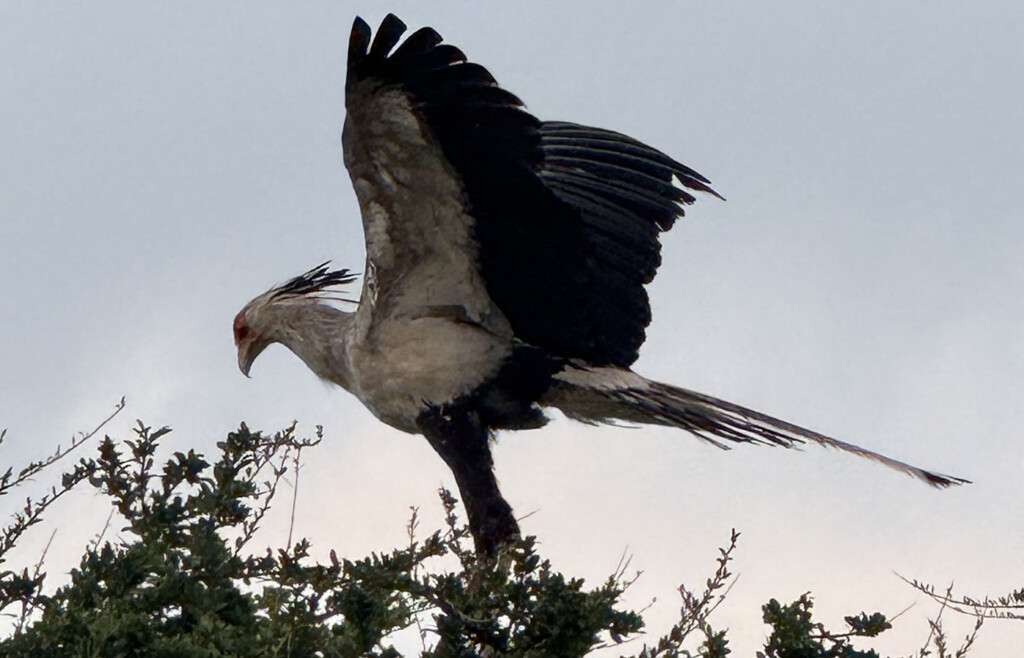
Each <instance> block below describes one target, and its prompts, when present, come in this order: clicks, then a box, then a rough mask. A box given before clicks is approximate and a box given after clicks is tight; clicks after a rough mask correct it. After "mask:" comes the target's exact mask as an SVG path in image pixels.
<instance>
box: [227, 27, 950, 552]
mask: <svg viewBox="0 0 1024 658" xmlns="http://www.w3.org/2000/svg"><path fill="white" fill-rule="evenodd" d="M404 32H405V25H404V24H403V23H402V22H401V21H400V20H399V19H398V18H396V17H395V16H393V15H389V16H387V18H385V19H384V21H383V22H382V23H381V25H380V28H379V29H378V30H377V34H376V36H375V37H374V38H373V40H372V43H371V30H370V27H369V25H367V24H366V23H365V22H364V21H363V20H362V19H360V18H356V20H355V24H354V25H353V28H352V35H351V41H350V43H349V50H348V75H347V79H346V83H345V107H346V109H347V116H346V118H345V125H344V130H343V134H342V142H343V146H344V156H345V166H346V167H347V168H348V171H349V174H350V176H351V178H352V185H353V187H354V188H355V192H356V196H357V197H358V198H359V207H360V210H361V211H362V220H363V231H364V233H365V237H366V267H365V270H364V272H365V275H364V279H363V286H362V294H361V296H360V299H359V302H358V306H357V307H356V310H355V311H354V312H346V311H343V310H340V309H338V308H335V307H334V306H332V305H329V304H328V303H326V301H327V300H326V299H325V294H326V293H328V292H329V291H330V290H333V289H334V287H335V286H339V285H344V284H349V283H352V282H353V281H354V280H355V278H356V277H355V275H353V274H351V273H350V272H349V270H337V271H331V270H330V269H329V267H328V265H329V264H328V263H324V264H323V265H320V266H318V267H315V268H313V269H311V270H309V271H308V272H306V273H305V274H302V275H300V276H298V277H296V278H294V279H292V280H290V281H288V282H287V283H285V284H283V285H280V286H278V287H275V288H273V289H271V290H269V291H267V292H266V293H264V294H262V295H260V296H259V297H256V298H255V299H253V300H252V301H251V302H249V303H248V304H247V305H246V306H245V308H243V309H242V310H241V312H239V313H238V315H237V316H236V318H235V322H234V333H235V343H236V345H237V347H238V366H239V368H240V369H241V371H242V372H243V373H244V374H245V375H247V376H248V374H249V369H250V368H251V366H252V364H253V361H255V359H256V357H258V356H259V355H260V353H261V352H263V350H264V349H266V347H267V346H268V345H271V344H272V343H281V344H283V345H284V346H285V347H287V348H288V349H290V350H291V351H292V352H294V353H295V354H296V355H297V356H298V357H299V358H300V359H302V361H303V362H305V364H306V365H307V366H308V367H309V368H310V370H312V371H313V372H314V373H316V375H317V376H319V377H320V378H322V379H324V380H326V381H329V382H332V383H334V384H337V385H339V386H341V387H342V388H344V389H345V390H347V391H349V392H350V393H352V394H353V395H355V396H356V397H357V398H359V400H360V401H361V402H362V403H363V404H364V405H365V406H366V407H367V408H368V409H369V410H370V411H371V412H372V413H373V414H374V415H375V416H377V418H379V419H380V420H381V421H383V422H385V423H387V424H388V425H391V426H392V427H395V428H398V429H399V430H402V431H404V432H409V433H412V434H423V435H424V436H425V437H426V438H427V440H428V441H429V442H430V445H431V446H433V448H434V449H435V450H436V451H437V453H438V454H439V455H440V456H441V458H442V459H444V461H445V462H446V463H447V464H448V466H449V467H450V468H451V470H452V473H453V474H454V476H455V481H456V483H457V485H458V488H459V491H460V493H461V496H462V500H463V503H464V504H465V506H466V511H467V515H468V517H469V526H470V530H471V532H472V534H473V537H474V540H475V543H476V548H477V551H478V552H480V553H483V554H486V555H493V554H494V553H495V552H496V550H497V549H498V548H499V547H500V546H501V545H502V544H503V543H505V542H507V541H508V540H510V539H511V538H513V537H515V536H517V535H518V533H519V528H518V525H517V523H516V519H515V517H514V516H513V515H512V509H511V507H510V506H509V504H508V503H507V502H505V499H504V498H503V497H502V495H501V493H500V491H499V490H498V484H497V481H496V479H495V476H494V471H493V462H492V459H491V452H490V446H489V441H490V439H491V437H492V432H493V431H495V430H521V429H536V428H539V427H541V426H543V425H544V424H545V423H546V422H547V418H546V417H545V415H544V413H543V408H544V407H554V408H556V409H560V410H561V411H562V412H564V413H565V414H566V415H567V416H568V417H570V418H573V419H577V420H580V421H583V422H587V423H612V422H617V421H623V422H627V423H649V424H654V425H668V426H672V427H678V428H680V429H684V430H687V431H688V432H690V433H692V434H695V435H696V436H698V437H700V438H702V439H704V440H706V441H708V442H710V443H712V444H714V445H716V446H719V447H726V445H727V444H728V443H762V444H768V445H777V446H785V447H792V446H795V445H798V444H802V443H805V442H813V443H817V444H820V445H823V446H827V447H831V448H838V449H840V450H844V451H847V452H852V453H854V454H857V455H861V456H863V457H868V458H870V459H874V460H875V461H878V462H881V463H882V464H885V465H887V466H890V467H893V468H895V469H897V470H900V471H903V472H904V473H907V474H909V475H911V476H914V477H916V478H919V479H921V480H923V481H925V482H927V483H929V484H931V485H934V486H936V487H947V486H949V485H953V484H960V483H963V482H966V480H962V479H960V478H956V477H951V476H947V475H942V474H938V473H933V472H930V471H926V470H923V469H920V468H917V467H915V466H912V465H910V464H907V463H904V462H901V461H897V460H895V459H892V458H889V457H886V456H884V455H881V454H879V453H877V452H873V451H871V450H867V449H864V448H861V447H858V446H855V445H852V444H849V443H846V442H843V441H838V440H836V439H833V438H830V437H827V436H824V435H822V434H819V433H817V432H814V431H811V430H808V429H804V428H802V427H798V426H796V425H792V424H790V423H787V422H785V421H782V420H778V419H776V418H772V417H770V416H766V415H764V414H761V413H758V412H756V411H752V410H750V409H746V408H744V407H741V406H739V405H736V404H732V403H730V402H726V401H724V400H719V399H716V398H713V397H710V396H707V395H703V394H701V393H696V392H694V391H690V390H687V389H684V388H679V387H676V386H672V385H669V384H663V383H660V382H656V381H651V380H649V379H645V378H644V377H642V376H641V375H639V374H637V373H635V372H633V371H632V370H630V365H631V364H632V363H633V362H634V361H635V360H636V358H637V351H638V349H639V348H640V345H641V344H642V343H643V342H644V337H645V336H644V329H645V327H646V326H647V325H648V323H649V322H650V319H651V312H650V306H649V303H648V299H647V293H646V291H645V290H644V285H645V284H647V283H649V282H650V281H651V280H652V279H653V278H654V274H655V271H656V270H657V267H658V265H659V263H660V260H661V256H660V251H661V246H660V243H659V239H658V238H659V234H660V233H661V232H662V231H666V230H668V229H669V228H671V227H672V224H673V223H674V222H675V220H676V218H677V217H681V216H682V215H683V209H682V206H683V205H689V204H691V203H693V201H694V200H695V198H694V196H693V194H691V191H693V192H703V193H706V194H710V195H713V196H716V197H719V195H718V194H717V193H716V192H715V191H714V190H712V189H711V187H710V183H709V181H708V180H707V179H706V178H704V177H703V176H701V175H700V174H698V173H697V172H696V171H694V170H693V169H690V168H689V167H686V166H685V165H682V164H680V163H679V162H677V161H675V160H673V159H672V158H671V157H669V156H667V155H665V154H664V153H662V152H660V151H658V150H656V149H654V148H651V147H650V146H647V145H646V144H643V143H641V142H639V141H637V140H635V139H632V138H630V137H627V136H625V135H622V134H619V133H616V132H612V131H609V130H602V129H600V128H591V127H587V126H581V125H577V124H573V123H567V122H561V121H539V120H538V119H536V118H535V117H533V116H532V115H531V114H529V113H527V112H526V111H525V110H524V109H523V104H522V102H521V101H520V100H519V99H518V98H517V97H516V96H514V95H513V94H511V93H509V92H508V91H505V90H504V89H502V88H501V87H499V86H498V84H497V83H496V82H495V80H494V78H493V77H492V76H491V74H490V73H488V71H487V69H485V68H484V67H482V66H480V65H479V64H475V63H472V62H469V61H468V60H467V58H466V56H465V55H464V54H463V53H462V51H461V50H459V49H458V48H456V47H455V46H452V45H448V44H443V43H441V41H442V39H441V36H440V35H439V34H438V33H437V32H435V31H434V30H432V29H430V28H423V29H421V30H418V31H416V32H414V33H413V34H412V35H411V36H409V37H408V38H407V39H406V40H405V41H404V42H403V43H402V44H401V45H398V42H399V40H400V38H401V36H402V34H403V33H404ZM396 46H398V47H397V48H396ZM719 198H721V197H719Z"/></svg>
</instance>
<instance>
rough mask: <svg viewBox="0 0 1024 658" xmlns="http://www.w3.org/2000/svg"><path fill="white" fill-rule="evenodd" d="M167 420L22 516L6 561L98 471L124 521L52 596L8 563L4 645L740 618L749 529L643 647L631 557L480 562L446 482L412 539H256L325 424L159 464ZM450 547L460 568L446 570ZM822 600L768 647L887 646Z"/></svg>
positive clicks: (310, 651)
mask: <svg viewBox="0 0 1024 658" xmlns="http://www.w3.org/2000/svg"><path fill="white" fill-rule="evenodd" d="M115 413H116V412H115ZM168 431H170V430H169V429H167V428H161V429H156V430H154V429H152V428H150V427H147V426H145V425H144V424H142V423H141V422H140V423H139V424H138V425H137V427H136V428H135V436H134V437H133V438H131V439H128V440H125V441H123V442H121V443H118V442H115V441H114V440H112V439H111V438H109V437H105V438H104V439H103V440H102V441H101V443H100V446H99V451H98V455H97V456H96V457H93V458H87V459H81V460H80V461H79V462H78V463H77V464H76V465H75V466H74V467H73V469H71V470H70V471H69V472H68V473H67V474H65V475H64V477H63V478H62V481H61V485H60V487H55V488H54V489H53V490H52V491H51V493H50V494H48V495H47V496H46V497H44V498H43V499H41V500H39V501H37V502H34V503H33V502H31V501H30V502H29V503H28V505H27V506H26V507H25V508H24V509H23V510H21V511H20V512H17V513H16V514H15V515H14V518H13V521H12V523H11V525H10V526H8V528H7V529H6V530H5V531H4V534H3V539H2V542H3V543H0V560H2V559H3V556H4V553H6V552H7V551H8V550H9V549H10V547H11V546H13V545H14V542H15V541H16V540H17V539H18V538H19V537H20V536H21V535H22V534H23V533H24V531H25V530H26V529H27V528H28V527H30V526H31V525H34V524H36V523H38V522H39V520H40V518H41V515H42V513H43V511H45V509H46V508H47V507H48V506H49V505H50V504H52V503H53V501H54V500H56V499H57V498H59V497H60V495H62V493H63V492H66V491H68V490H69V489H70V488H72V487H74V486H77V485H79V484H82V483H85V482H87V483H88V484H89V485H90V486H93V487H95V488H96V489H98V490H99V491H100V492H102V493H103V494H105V495H106V496H107V497H108V498H109V499H110V500H111V502H112V505H113V508H114V513H115V514H116V515H118V516H119V517H120V518H121V521H123V523H124V526H125V527H124V530H123V531H122V532H121V533H119V536H118V538H117V539H116V540H108V541H103V540H102V536H101V537H99V538H97V541H95V542H94V543H93V544H92V545H90V546H89V547H88V548H87V549H86V551H85V554H84V555H83V557H82V559H81V562H80V563H79V565H78V567H77V568H75V569H74V570H72V572H71V581H70V583H68V584H67V585H65V586H63V587H60V588H59V589H57V590H56V591H54V592H52V593H47V590H46V588H45V587H44V585H45V574H44V573H43V572H42V570H41V569H40V568H39V567H38V565H37V566H36V567H33V568H24V569H22V570H21V571H20V572H19V571H10V570H8V571H5V572H3V573H2V574H0V611H2V612H5V613H6V614H8V615H12V616H14V617H15V618H16V623H15V624H14V627H13V630H12V631H11V632H10V634H9V635H8V636H7V637H6V638H4V639H2V640H0V656H65V655H66V656H103V657H108V656H181V657H192V656H196V657H198V656H254V657H255V656H345V657H347V656H376V657H381V658H385V657H386V658H397V657H399V656H402V655H403V654H402V653H401V652H400V651H399V649H398V648H397V647H396V646H395V643H396V639H395V634H396V633H398V632H399V631H402V630H405V629H417V630H418V631H419V635H420V639H421V641H420V646H419V648H418V649H416V650H415V651H416V653H417V654H418V655H420V656H422V657H425V658H442V657H470V656H521V657H538V658H539V657H551V656H559V657H560V656H583V655H586V654H588V653H590V652H591V651H593V650H595V649H598V648H601V647H612V648H613V649H612V653H617V654H619V655H624V654H623V652H624V651H626V650H627V649H631V650H632V653H631V654H630V655H632V656H635V657H636V658H675V657H680V656H698V655H699V656H705V657H708V658H717V657H722V656H726V655H729V654H730V648H729V645H728V637H727V634H726V632H725V631H724V630H717V629H716V628H715V627H714V626H713V625H712V622H711V618H710V617H711V614H712V613H713V612H714V610H715V609H716V607H717V606H718V605H719V604H720V603H721V601H722V600H723V598H724V596H725V592H727V591H728V585H729V583H730V582H731V576H732V574H731V573H730V570H729V566H730V563H731V561H732V559H733V556H732V553H733V549H734V548H735V546H736V542H737V539H738V537H739V533H736V532H733V534H732V536H731V537H730V540H729V543H728V545H727V546H726V547H725V548H723V549H721V552H720V554H719V556H718V559H717V568H716V569H715V572H714V573H713V574H712V576H711V577H709V578H708V580H707V582H706V584H705V587H704V588H703V589H701V590H691V589H689V588H687V587H679V593H680V596H681V604H680V616H679V620H678V622H677V623H676V624H675V625H673V626H672V628H670V629H668V631H667V632H666V633H665V634H664V635H663V636H661V637H660V638H658V639H656V640H651V639H649V638H647V637H646V636H644V637H643V639H644V640H646V642H644V643H640V640H639V638H640V637H641V633H642V631H643V630H644V622H643V619H642V617H641V616H640V615H639V614H638V613H636V612H633V611H630V610H624V609H622V608H621V607H620V605H619V599H620V596H621V595H622V593H623V592H624V591H625V590H626V588H628V587H629V586H630V584H631V582H632V581H633V578H631V577H628V576H627V574H626V573H625V567H622V568H620V569H619V570H617V571H616V573H614V574H612V575H610V576H609V578H608V579H607V580H606V581H605V582H604V583H601V584H600V585H598V586H596V587H588V586H587V585H586V584H585V583H584V582H583V581H582V580H580V579H576V578H571V577H567V576H565V575H563V574H562V573H559V572H558V571H557V570H556V569H554V567H553V566H552V565H551V563H550V562H549V561H547V560H545V559H543V558H542V557H541V556H540V555H539V554H538V553H537V549H536V545H535V543H534V540H533V538H530V537H527V538H525V539H523V540H521V541H518V542H516V543H514V544H511V545H509V546H507V547H506V548H504V549H503V550H502V551H501V552H500V553H499V554H498V556H497V557H496V558H493V559H490V558H481V557H479V556H477V555H476V554H475V553H474V552H473V551H472V550H471V548H470V547H471V545H472V541H471V538H470V537H469V534H468V529H467V528H466V527H465V526H464V525H463V524H462V523H461V522H460V520H459V518H458V516H457V510H458V505H457V501H456V500H455V499H454V498H453V497H452V496H451V495H450V494H449V493H448V492H447V491H444V490H442V491H441V492H440V496H441V503H442V505H443V506H444V509H445V512H446V524H445V527H444V528H442V529H440V530H438V531H435V532H433V533H432V534H430V535H429V536H426V537H420V536H419V533H418V522H417V519H416V516H415V513H414V514H413V517H412V519H411V520H410V523H409V526H408V531H409V542H408V545H406V546H403V547H401V548H397V549H395V550H393V551H391V552H389V553H383V554H373V555H371V556H369V557H365V558H361V559H345V558H340V557H338V556H337V555H336V554H335V553H334V552H333V551H332V552H331V553H330V559H329V561H327V562H326V563H321V562H317V561H316V560H314V559H312V558H311V556H310V543H309V541H307V540H305V539H301V540H298V541H296V542H294V543H292V542H291V541H289V543H290V545H289V546H285V547H281V548H277V549H271V548H267V549H265V550H263V551H259V552H252V551H251V550H250V544H252V539H253V536H254V533H255V532H256V530H257V528H258V527H259V525H260V523H261V522H262V520H263V519H264V517H265V515H266V513H267V511H268V510H269V509H270V506H271V503H272V502H273V500H274V497H275V495H276V494H277V492H278V490H279V485H280V484H281V482H282V478H283V476H284V475H285V473H286V472H287V470H288V468H289V466H290V465H297V464H298V460H299V458H300V455H301V453H302V451H303V450H306V449H308V448H311V447H313V446H315V445H316V444H317V443H318V442H319V438H320V437H319V431H318V435H317V437H316V438H314V439H312V440H309V439H302V438H297V437H296V436H295V431H294V426H293V427H290V428H287V429H285V430H283V431H281V432H278V433H276V434H274V435H273V436H266V435H263V434H261V433H259V432H253V431H250V430H249V429H248V428H247V427H246V426H245V425H244V424H243V425H242V426H241V427H240V428H239V429H238V430H237V431H235V432H232V433H231V434H229V435H228V436H227V438H226V439H225V440H224V441H223V442H221V443H219V444H218V450H219V454H218V455H217V457H216V459H215V460H213V461H208V460H207V459H206V458H205V457H204V456H203V455H200V454H197V453H195V452H193V451H189V452H187V453H183V452H177V453H174V454H173V455H172V456H171V458H170V459H168V460H166V461H165V462H164V463H163V464H162V465H160V466H159V467H158V466H157V462H156V459H155V455H156V452H157V448H158V445H159V441H160V439H161V437H163V436H164V435H165V434H166V433H167V432H168ZM85 438H88V436H84V437H82V438H81V439H80V440H76V441H75V442H73V445H72V446H71V447H72V448H74V447H77V446H78V445H80V444H81V443H82V442H83V441H84V440H85ZM66 454H67V451H66V450H65V451H58V452H57V454H56V455H55V456H54V457H52V458H51V459H49V460H44V461H43V462H37V463H35V464H32V465H30V466H29V467H28V469H26V470H23V471H21V472H20V473H19V475H17V476H15V475H14V474H13V471H9V472H8V474H7V475H6V476H4V477H3V479H2V481H0V493H8V492H9V491H10V490H12V489H13V488H14V487H16V486H17V484H18V483H19V482H23V481H24V480H25V477H23V475H24V474H25V473H30V474H31V475H37V474H38V473H40V472H41V471H42V470H43V469H45V468H48V467H50V466H52V465H53V464H54V463H55V462H56V461H58V460H59V459H61V458H62V457H63V456H64V455H66ZM452 557H454V558H456V560H457V562H458V565H459V567H458V568H457V569H454V570H445V569H442V568H440V567H439V563H442V562H443V563H446V564H447V563H450V561H451V558H452ZM812 608H813V602H812V599H811V597H810V596H809V595H806V594H805V595H804V596H802V597H800V598H799V599H798V600H797V601H795V602H793V603H791V604H788V605H783V604H780V603H779V602H778V601H775V600H772V601H770V602H769V603H767V604H766V605H765V606H763V608H762V613H763V619H764V621H765V623H766V624H768V626H769V628H770V629H771V632H770V635H769V637H768V640H767V641H766V644H765V647H764V651H763V652H759V655H761V656H765V657H766V658H797V657H807V658H812V657H827V658H840V657H842V658H869V657H876V656H878V654H877V653H876V652H875V651H873V650H870V649H856V648H854V647H853V646H852V644H851V641H852V640H854V639H855V638H865V637H874V636H876V635H878V634H879V633H881V632H883V631H885V630H887V629H888V628H890V623H889V621H888V620H887V619H886V618H885V616H884V615H881V614H879V613H874V614H871V615H869V614H865V613H860V614H858V615H853V616H849V617H846V619H845V623H846V626H847V629H846V630H844V631H843V632H831V631H829V630H827V629H826V628H825V627H824V626H823V625H822V624H820V623H817V622H815V621H814V620H813V618H812ZM12 611H13V612H12ZM936 628H937V634H936V633H935V629H936ZM406 637H408V634H406ZM413 637H415V636H413ZM631 639H634V640H636V641H635V642H633V643H630V644H623V643H624V642H625V641H626V640H631ZM972 640H973V636H972V637H971V639H970V640H969V641H968V642H967V644H966V645H965V646H964V647H961V650H960V652H958V653H957V654H956V655H958V656H959V655H963V654H964V653H966V651H967V649H969V647H970V641H972ZM615 645H620V646H618V647H616V646H615ZM929 646H934V647H936V651H937V652H938V653H937V654H935V655H939V656H944V655H951V654H947V649H946V645H945V637H944V635H943V634H942V629H941V624H938V625H937V626H935V627H933V633H932V635H931V636H930V637H929V640H928V642H927V643H926V646H925V647H924V648H922V649H921V650H920V652H919V653H918V654H917V655H920V656H924V655H929V653H928V652H929V648H928V647H929ZM405 650H406V652H407V655H408V649H405Z"/></svg>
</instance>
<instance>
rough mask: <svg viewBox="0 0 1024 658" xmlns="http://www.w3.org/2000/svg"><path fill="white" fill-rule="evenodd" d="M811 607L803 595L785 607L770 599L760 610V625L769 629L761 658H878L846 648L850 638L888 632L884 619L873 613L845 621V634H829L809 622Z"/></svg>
mask: <svg viewBox="0 0 1024 658" xmlns="http://www.w3.org/2000/svg"><path fill="white" fill-rule="evenodd" d="M813 607H814V603H813V602H812V601H811V596H810V594H804V595H802V596H801V597H800V598H799V599H797V600H796V601H794V602H793V603H790V604H789V605H782V604H780V603H779V602H778V601H776V600H775V599H772V600H771V601H769V602H768V603H766V604H765V605H764V606H762V608H761V610H762V611H763V612H764V622H765V623H766V624H768V625H769V626H771V627H772V634H771V636H770V637H769V638H768V642H767V644H765V651H764V653H759V656H763V657H764V658H879V656H878V654H877V653H875V651H873V650H867V651H858V650H857V649H854V648H853V647H852V646H851V645H850V638H854V637H875V636H877V635H878V634H879V633H881V632H882V631H886V630H889V629H890V628H892V624H890V623H889V621H888V620H887V619H886V618H885V615H882V614H880V613H877V612H876V613H874V614H872V615H867V614H865V613H863V612H862V613H860V614H859V615H856V616H853V617H847V618H846V625H847V626H849V628H850V630H849V632H847V633H832V632H829V631H827V630H826V629H825V627H824V626H822V625H821V624H820V623H815V622H814V621H812V619H811V608H813Z"/></svg>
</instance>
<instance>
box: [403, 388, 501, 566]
mask: <svg viewBox="0 0 1024 658" xmlns="http://www.w3.org/2000/svg"><path fill="white" fill-rule="evenodd" d="M416 424H417V425H418V426H419V428H420V431H422V432H423V435H424V436H425V437H427V441H429V442H430V445H431V446H433V448H434V450H435V451H436V452H437V454H439V455H440V456H441V459H443V460H444V461H445V463H446V464H448V468H450V469H451V470H452V474H453V475H454V476H455V482H456V484H457V485H458V487H459V493H460V494H461V496H462V502H463V504H464V505H465V506H466V514H467V516H468V517H469V531H470V532H471V533H472V534H473V541H474V543H475V545H476V552H477V554H479V555H483V556H486V557H494V556H495V554H496V553H497V551H498V548H499V547H500V546H501V545H502V544H506V543H508V542H509V541H511V540H512V539H514V538H516V537H518V536H519V524H517V523H516V519H515V517H514V516H512V507H511V506H510V505H509V504H508V503H507V502H506V501H505V499H504V497H502V495H501V491H499V490H498V481H497V479H495V477H494V461H493V460H492V459H491V449H490V445H489V441H490V432H489V430H488V429H487V428H486V427H485V426H484V425H483V423H481V421H480V415H479V413H477V412H476V411H475V410H473V409H468V408H466V405H464V404H459V403H458V402H455V403H449V404H445V405H441V406H430V407H428V408H426V409H424V411H423V412H422V413H421V414H420V416H419V418H417V419H416Z"/></svg>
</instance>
